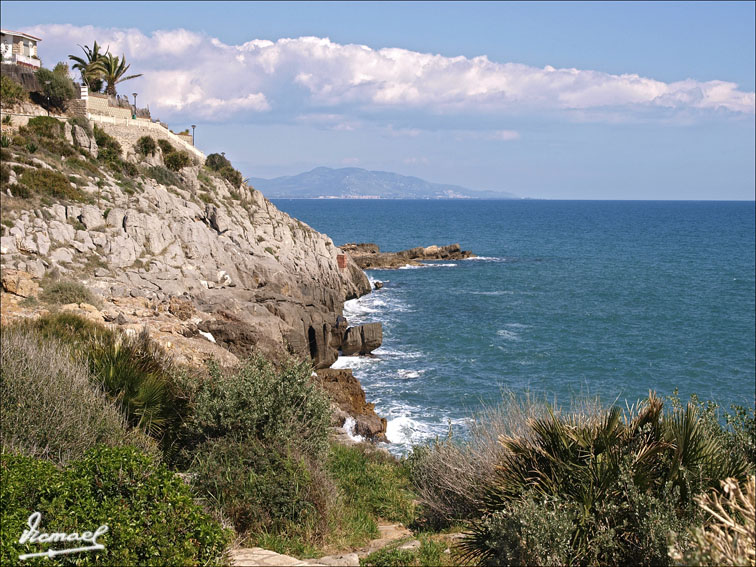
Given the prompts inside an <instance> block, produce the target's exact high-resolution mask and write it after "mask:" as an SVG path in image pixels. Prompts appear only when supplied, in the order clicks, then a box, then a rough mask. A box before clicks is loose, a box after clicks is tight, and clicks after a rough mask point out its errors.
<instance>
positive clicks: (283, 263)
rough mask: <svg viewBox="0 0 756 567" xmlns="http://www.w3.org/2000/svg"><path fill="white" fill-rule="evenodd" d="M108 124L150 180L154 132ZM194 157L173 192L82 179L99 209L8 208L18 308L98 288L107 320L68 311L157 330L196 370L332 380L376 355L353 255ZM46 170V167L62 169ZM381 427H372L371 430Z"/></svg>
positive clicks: (12, 286)
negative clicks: (305, 374)
mask: <svg viewBox="0 0 756 567" xmlns="http://www.w3.org/2000/svg"><path fill="white" fill-rule="evenodd" d="M100 126H101V127H102V128H103V130H105V131H106V132H108V133H110V134H111V135H113V136H115V137H116V138H117V139H118V140H119V142H120V143H121V145H122V147H123V148H124V153H123V156H122V157H123V158H124V159H127V160H129V159H130V160H132V161H134V162H136V164H137V165H138V166H139V167H140V168H141V171H143V172H145V173H147V171H146V170H145V169H144V167H143V166H144V165H146V164H149V162H145V158H144V156H140V155H138V153H136V152H135V151H134V150H133V146H134V143H135V141H136V139H138V138H139V137H140V136H141V135H144V134H148V135H149V134H150V133H149V132H140V128H138V127H130V128H124V127H121V128H120V129H118V128H115V127H113V128H111V125H109V124H101V125H100ZM64 129H65V132H64V137H65V139H66V140H67V141H68V142H69V143H72V145H74V146H77V147H79V148H81V149H83V150H85V151H87V152H89V153H90V154H91V155H93V156H95V155H97V151H98V150H97V145H96V143H95V141H94V139H93V137H91V136H90V135H89V134H88V133H87V131H86V129H84V128H82V127H80V126H78V125H69V124H68V123H66V124H65V125H64ZM127 134H128V136H130V137H131V138H133V139H131V138H129V139H126V138H124V136H126V135H127ZM192 158H193V159H197V161H196V162H195V163H194V164H193V165H189V166H187V167H185V168H183V169H182V170H181V171H180V172H177V173H176V174H175V175H172V176H170V177H169V178H168V179H166V180H165V181H164V182H160V181H158V180H157V179H155V178H153V177H151V176H148V175H146V174H145V175H142V174H140V175H138V176H136V177H134V178H130V179H126V180H124V178H123V177H121V176H119V177H118V178H116V177H114V176H113V175H112V172H110V171H109V170H108V169H107V168H99V170H98V171H90V170H87V171H86V172H82V173H77V177H76V183H77V187H78V188H79V189H80V190H81V191H83V192H84V193H86V194H87V196H88V197H89V198H88V199H82V201H81V202H76V203H73V202H69V201H66V200H60V201H59V202H52V203H51V202H44V203H43V204H41V205H35V206H38V207H39V208H37V209H34V210H31V209H30V210H18V209H13V210H10V211H8V212H6V211H5V210H4V211H3V219H2V220H3V223H2V224H1V225H0V248H1V249H2V256H0V264H1V265H2V274H3V280H2V283H3V288H4V289H6V290H7V291H8V294H7V296H8V297H14V298H16V299H18V300H19V301H20V298H21V296H25V297H26V296H33V295H34V294H36V293H37V291H38V289H39V288H38V286H37V284H36V283H35V282H33V281H32V279H31V277H32V274H33V276H34V277H36V278H41V277H42V276H44V275H45V274H46V273H48V272H50V271H56V272H58V273H60V274H61V275H62V276H63V277H65V278H72V279H77V280H78V281H80V282H81V283H82V284H84V285H86V286H87V287H88V288H89V289H90V290H91V291H92V292H93V293H94V294H95V295H97V296H99V298H100V300H101V302H102V305H103V307H102V311H97V312H92V311H87V310H86V309H84V308H82V307H81V306H77V307H74V306H70V307H69V308H68V309H70V310H75V311H76V312H80V311H81V312H82V313H85V314H86V316H87V317H89V318H91V319H92V320H98V321H102V322H108V323H110V324H120V326H121V327H122V328H123V329H124V330H126V331H129V332H131V331H133V332H138V331H140V330H141V329H142V328H143V327H147V329H148V331H149V332H150V334H151V336H153V337H154V338H155V339H156V340H158V342H160V344H162V345H164V346H165V347H166V349H167V350H168V351H169V352H171V353H172V354H174V355H175V356H176V357H177V358H178V359H179V360H180V361H184V362H188V363H191V364H202V362H203V361H204V360H205V359H206V358H207V357H210V356H212V357H213V358H215V359H216V360H219V361H220V362H221V363H223V364H226V363H227V364H233V363H235V362H238V361H239V359H240V358H243V357H245V356H248V355H249V354H251V353H252V352H253V351H255V350H259V351H262V352H263V353H264V354H266V355H268V356H269V357H271V358H274V359H275V358H278V357H280V356H282V355H286V354H292V355H294V356H298V357H303V358H309V359H310V360H311V361H312V363H313V366H314V367H315V368H317V369H325V368H327V367H329V366H330V365H331V364H333V362H334V361H335V360H336V359H337V357H338V355H339V349H342V348H343V344H342V343H344V341H345V337H346V339H347V344H350V345H353V348H354V352H356V353H362V354H365V353H369V352H370V351H371V350H373V349H374V348H377V346H379V345H380V340H381V338H382V333H381V329H380V324H378V325H377V326H371V325H365V326H362V327H357V328H354V329H349V326H348V322H347V321H346V320H345V319H344V318H343V306H344V302H345V301H346V300H348V299H353V298H357V297H360V296H362V295H365V294H367V293H370V292H371V286H370V282H369V280H368V278H367V276H366V275H365V274H364V272H363V271H362V270H361V269H360V267H359V266H358V265H357V264H356V263H355V262H354V261H353V260H352V259H351V258H350V257H349V255H348V254H344V253H343V252H342V251H341V250H339V248H337V247H336V246H335V245H334V243H333V241H332V240H331V239H330V238H328V237H327V236H326V235H324V234H320V233H318V232H317V231H315V230H313V229H312V228H311V227H309V226H308V225H306V224H305V223H303V222H300V221H298V220H296V219H293V218H291V217H290V216H289V215H287V214H285V213H283V212H282V211H280V210H278V209H277V208H276V207H275V206H274V205H273V204H272V203H271V202H270V201H268V200H267V199H266V198H265V197H264V196H263V195H262V194H261V193H260V192H259V191H256V190H255V189H253V188H251V187H247V186H246V185H241V186H240V187H233V186H231V184H230V183H228V182H227V181H226V180H225V179H223V178H222V177H220V176H218V175H215V174H213V173H212V172H210V171H209V170H207V169H205V168H204V167H203V166H202V165H201V162H200V161H199V159H198V156H197V155H196V152H195V153H192ZM44 159H47V158H44V156H40V159H38V158H36V157H35V158H34V160H35V161H34V163H35V164H36V165H39V167H44V168H47V169H52V168H53V167H56V168H60V167H61V166H60V163H58V162H55V163H53V162H52V161H50V163H52V165H50V163H46V162H45V161H44ZM37 162H39V164H37ZM158 177H160V176H159V175H158ZM166 183H168V185H166ZM14 270H15V271H14ZM22 272H23V273H22ZM13 294H15V295H13ZM5 295H6V294H4V296H5ZM28 303H29V302H26V303H25V304H24V305H21V306H19V305H18V302H15V303H13V307H14V309H13V310H11V311H13V313H14V314H15V315H13V316H14V317H16V316H18V317H21V316H25V315H22V314H21V310H22V308H26V309H27V310H30V309H32V308H31V307H29V306H28V305H27V304H28ZM16 307H18V310H16ZM34 309H36V308H34ZM39 309H40V310H41V309H43V306H39ZM40 312H41V311H40ZM5 317H6V316H5V315H3V318H4V319H3V322H5ZM348 350H349V348H347V351H348ZM363 398H364V395H363ZM376 419H378V418H377V417H376ZM378 423H380V420H379V421H378ZM365 427H367V426H365ZM379 429H380V427H378V426H377V425H376V423H373V426H372V429H370V431H371V432H375V431H378V430H379ZM366 431H367V429H366ZM371 434H372V433H371Z"/></svg>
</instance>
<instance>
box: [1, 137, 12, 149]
mask: <svg viewBox="0 0 756 567" xmlns="http://www.w3.org/2000/svg"><path fill="white" fill-rule="evenodd" d="M10 145H11V139H10V138H9V137H8V136H6V135H5V134H3V135H2V136H0V147H2V148H10Z"/></svg>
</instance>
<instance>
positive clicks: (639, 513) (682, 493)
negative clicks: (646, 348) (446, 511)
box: [463, 395, 747, 565]
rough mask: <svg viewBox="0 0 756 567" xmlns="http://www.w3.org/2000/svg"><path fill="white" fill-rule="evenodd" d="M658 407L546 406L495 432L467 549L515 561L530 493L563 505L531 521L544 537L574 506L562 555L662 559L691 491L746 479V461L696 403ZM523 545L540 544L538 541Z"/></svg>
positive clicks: (580, 559) (651, 401) (653, 401)
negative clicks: (590, 410) (547, 519)
mask: <svg viewBox="0 0 756 567" xmlns="http://www.w3.org/2000/svg"><path fill="white" fill-rule="evenodd" d="M662 408H663V402H662V401H661V400H660V399H659V398H657V397H655V396H654V395H650V396H649V398H648V399H647V400H644V401H643V402H642V403H641V404H639V405H638V406H637V407H636V408H634V410H633V411H631V412H630V413H629V415H626V416H624V418H623V415H622V412H621V411H620V410H619V409H618V408H616V407H615V408H612V409H611V410H607V411H600V412H597V413H594V414H589V415H572V416H570V415H568V416H557V415H555V414H554V413H553V412H552V413H550V414H549V415H548V416H546V417H543V418H538V419H532V420H530V421H529V422H528V427H529V430H530V431H529V433H528V434H527V435H521V436H516V437H514V436H504V437H501V438H500V443H501V445H502V447H503V448H504V451H503V453H502V455H501V457H500V460H499V465H498V467H497V469H496V474H495V478H494V480H493V481H492V482H490V484H489V485H488V487H487V490H486V495H485V512H486V514H485V515H484V517H483V518H482V519H480V520H475V521H473V522H472V523H471V527H470V530H469V532H468V535H467V538H466V539H465V540H464V542H463V544H464V547H465V549H466V550H467V551H468V552H469V554H470V555H471V556H474V557H478V558H480V559H482V560H484V561H490V562H493V563H499V562H502V561H503V562H508V561H510V562H511V561H514V559H513V558H512V557H510V555H509V554H510V553H514V554H517V553H519V551H517V549H515V548H513V547H512V545H513V544H512V543H511V541H510V540H512V538H514V539H516V538H515V536H513V535H512V534H516V533H517V530H521V529H524V527H523V526H525V525H526V524H527V521H528V520H527V518H523V517H522V516H521V514H523V513H525V512H524V511H525V510H527V509H528V507H527V503H528V500H533V502H532V503H531V504H534V505H538V506H541V505H544V506H547V507H548V506H550V505H552V504H553V505H554V506H557V509H563V510H566V512H565V513H567V514H568V516H564V515H560V514H556V516H554V518H555V520H554V521H555V522H556V524H555V525H553V526H545V527H544V526H540V527H539V525H537V524H533V525H534V526H536V527H535V528H533V529H536V528H537V529H538V530H540V529H542V528H543V529H544V530H545V531H543V533H542V537H543V538H544V539H543V541H544V542H546V541H547V540H548V539H549V537H551V535H550V534H552V533H556V532H558V531H559V530H561V529H563V528H564V526H565V522H567V520H568V518H569V514H572V513H573V512H574V513H575V514H577V515H576V516H575V517H574V518H572V520H571V530H570V532H569V545H570V550H569V553H568V554H567V557H572V558H575V561H576V563H578V564H595V563H600V564H604V563H610V564H622V565H640V564H655V565H661V564H666V563H668V562H669V560H668V558H667V555H666V544H665V539H666V536H667V533H668V531H669V530H670V529H675V528H677V529H679V528H680V526H681V525H684V524H685V523H687V522H690V521H691V518H692V515H693V514H694V506H693V505H692V498H693V496H695V495H696V494H699V493H701V492H702V491H704V490H706V489H708V488H710V487H716V485H717V484H718V482H719V480H721V479H724V478H727V477H734V478H738V479H744V478H745V475H746V471H747V462H746V461H745V459H743V458H742V457H740V456H738V455H733V454H731V453H729V452H726V451H724V450H723V447H722V446H721V445H719V444H717V442H716V438H715V437H714V436H713V435H712V434H711V432H710V431H709V430H708V428H707V422H706V421H705V420H704V419H702V418H701V416H700V414H699V412H698V407H697V406H696V405H695V404H693V403H690V404H688V405H687V406H686V407H685V408H684V409H683V408H682V407H677V408H673V409H672V410H671V411H670V412H668V414H666V415H665V413H664V412H663V411H662ZM560 506H561V508H559V507H560ZM575 506H577V508H575ZM502 510H503V511H504V512H502V513H500V512H501V511H502ZM575 510H577V512H575ZM542 512H543V513H544V514H547V515H548V513H549V511H548V510H543V511H542ZM533 513H534V514H538V511H535V512H533ZM497 514H498V515H497ZM492 518H493V520H492ZM521 545H523V546H526V547H527V549H528V550H530V551H529V552H530V553H535V552H536V551H534V550H536V549H537V548H536V546H535V545H534V544H531V543H528V542H527V541H525V542H524V543H522V544H521ZM544 545H546V544H545V543H544ZM532 559H533V558H532V557H531V558H530V559H528V560H527V561H525V564H527V563H529V562H530V561H531V560H532ZM564 559H565V558H564V557H563V558H562V559H561V561H562V562H563V561H564ZM546 561H551V559H550V558H549V557H546V556H544V557H540V558H537V561H536V562H538V563H543V562H546ZM556 562H557V563H558V562H560V560H557V561H556Z"/></svg>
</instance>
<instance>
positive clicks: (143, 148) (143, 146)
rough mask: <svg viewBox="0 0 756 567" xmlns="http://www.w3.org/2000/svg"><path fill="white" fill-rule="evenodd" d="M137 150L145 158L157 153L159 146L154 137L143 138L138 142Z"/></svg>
mask: <svg viewBox="0 0 756 567" xmlns="http://www.w3.org/2000/svg"><path fill="white" fill-rule="evenodd" d="M136 149H137V151H138V152H139V153H140V154H142V155H143V156H152V155H155V152H156V151H157V144H156V143H155V139H154V138H153V137H152V136H142V137H141V138H139V139H138V140H137V141H136Z"/></svg>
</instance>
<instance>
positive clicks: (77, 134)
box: [66, 123, 99, 157]
mask: <svg viewBox="0 0 756 567" xmlns="http://www.w3.org/2000/svg"><path fill="white" fill-rule="evenodd" d="M66 126H68V124H67V123H66ZM71 136H72V140H73V143H72V145H74V146H77V147H79V148H81V149H83V150H85V151H87V152H89V153H90V154H91V155H92V157H97V155H98V154H99V149H98V147H97V142H96V141H95V138H94V136H90V135H89V134H87V132H86V130H84V128H82V127H81V126H77V125H75V124H74V126H73V128H72V132H71Z"/></svg>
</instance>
